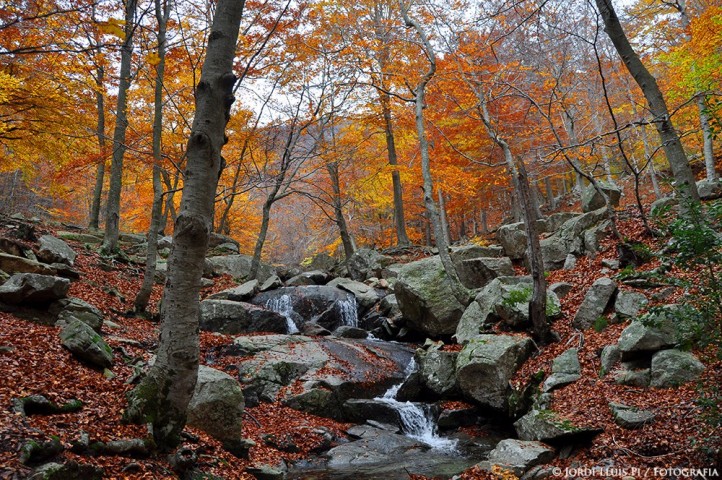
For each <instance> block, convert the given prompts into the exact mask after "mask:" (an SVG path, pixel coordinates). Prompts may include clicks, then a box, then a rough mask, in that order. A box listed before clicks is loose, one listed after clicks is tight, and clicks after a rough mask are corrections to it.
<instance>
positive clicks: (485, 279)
mask: <svg viewBox="0 0 722 480" xmlns="http://www.w3.org/2000/svg"><path fill="white" fill-rule="evenodd" d="M455 264H456V271H457V273H458V275H459V280H461V283H462V284H463V285H464V286H465V287H466V288H472V289H473V288H481V287H483V286H485V285H487V284H488V283H489V282H491V281H492V280H493V279H495V278H497V277H505V276H513V275H514V267H513V266H512V264H511V260H510V259H509V257H478V258H470V259H467V260H463V261H461V262H456V263H455Z"/></svg>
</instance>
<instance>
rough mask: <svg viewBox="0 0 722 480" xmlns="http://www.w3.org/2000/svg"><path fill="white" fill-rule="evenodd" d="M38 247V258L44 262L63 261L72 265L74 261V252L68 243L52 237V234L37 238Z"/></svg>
mask: <svg viewBox="0 0 722 480" xmlns="http://www.w3.org/2000/svg"><path fill="white" fill-rule="evenodd" d="M38 241H39V242H40V247H39V248H38V253H37V255H38V259H39V260H40V261H42V262H44V263H64V264H66V265H70V266H72V265H73V264H74V263H75V257H76V254H75V252H74V251H73V249H72V248H70V245H68V244H67V243H65V242H64V241H62V240H60V239H59V238H56V237H53V236H52V235H43V236H42V237H40V238H39V239H38Z"/></svg>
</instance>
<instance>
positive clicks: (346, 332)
mask: <svg viewBox="0 0 722 480" xmlns="http://www.w3.org/2000/svg"><path fill="white" fill-rule="evenodd" d="M331 335H333V336H334V337H339V338H367V337H368V336H369V332H367V331H366V330H364V329H363V328H358V327H351V326H349V325H341V326H340V327H338V328H337V329H336V330H334V331H333V332H332V333H331Z"/></svg>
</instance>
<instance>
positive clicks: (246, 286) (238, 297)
mask: <svg viewBox="0 0 722 480" xmlns="http://www.w3.org/2000/svg"><path fill="white" fill-rule="evenodd" d="M256 293H258V280H249V281H247V282H245V283H242V284H240V285H238V286H235V287H231V288H227V289H226V290H222V291H220V292H218V293H214V294H213V295H210V296H209V297H208V299H210V300H233V301H234V302H243V301H246V300H249V299H250V298H252V297H253V296H254V295H255V294H256Z"/></svg>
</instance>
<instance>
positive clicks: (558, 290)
mask: <svg viewBox="0 0 722 480" xmlns="http://www.w3.org/2000/svg"><path fill="white" fill-rule="evenodd" d="M572 288H574V285H572V284H571V283H567V282H556V283H552V284H551V285H549V290H551V291H552V292H554V293H555V294H556V296H557V298H559V299H562V298H564V297H566V296H567V295H568V294H569V292H571V291H572Z"/></svg>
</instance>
